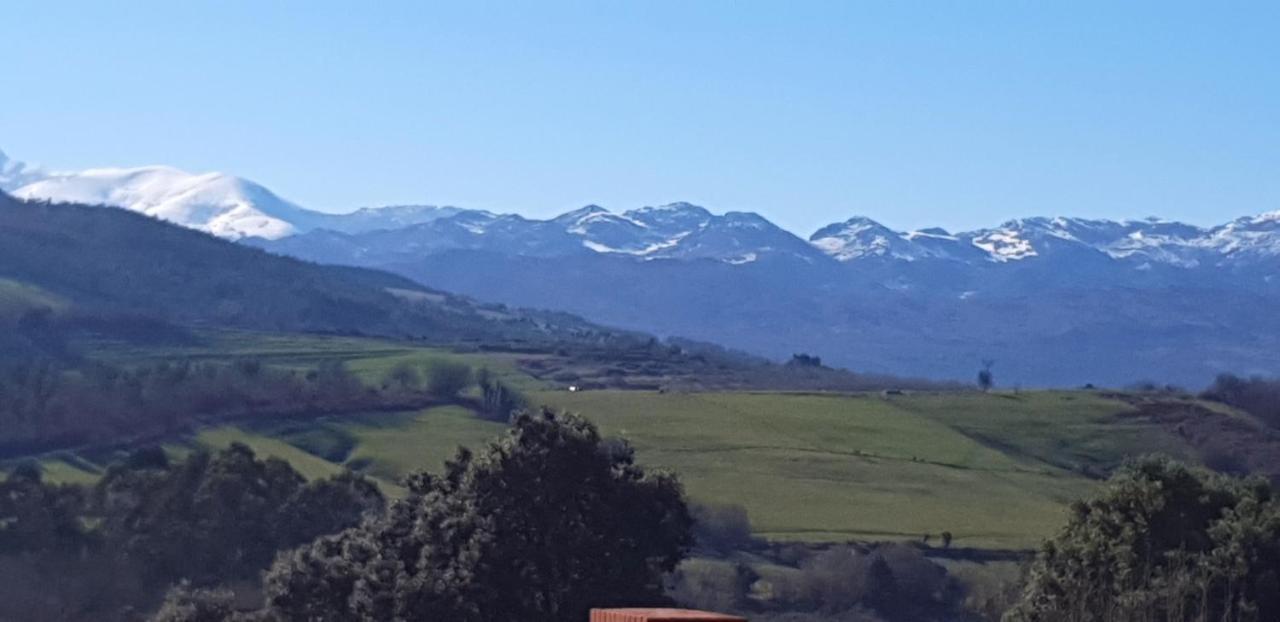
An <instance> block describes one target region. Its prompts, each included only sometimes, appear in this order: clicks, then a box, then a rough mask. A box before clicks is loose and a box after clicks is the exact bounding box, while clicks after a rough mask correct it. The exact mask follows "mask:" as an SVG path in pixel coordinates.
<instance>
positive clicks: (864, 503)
mask: <svg viewBox="0 0 1280 622" xmlns="http://www.w3.org/2000/svg"><path fill="white" fill-rule="evenodd" d="M534 397H535V399H536V401H538V402H539V403H545V404H548V405H552V406H554V407H556V408H561V409H566V410H570V411H574V412H579V413H582V414H585V415H587V416H588V417H589V418H591V419H592V420H593V421H595V422H596V423H597V424H598V425H599V426H600V427H601V429H602V431H603V432H604V433H605V434H606V435H609V436H617V437H622V438H625V439H627V440H629V441H630V442H631V443H632V444H633V445H634V446H635V447H636V448H637V451H638V455H639V459H640V461H641V462H642V463H643V464H645V465H648V466H652V467H661V468H667V469H670V470H672V471H674V472H676V473H678V474H679V475H680V477H681V478H682V480H683V481H684V482H685V485H686V487H687V490H688V492H689V494H690V495H691V497H692V498H693V499H695V500H698V501H703V502H712V503H732V504H739V505H742V506H744V507H746V508H747V510H748V512H749V515H750V517H751V520H752V523H753V526H754V528H755V530H756V531H757V532H758V533H759V534H760V535H762V536H766V537H769V538H773V539H784V540H806V541H843V540H849V539H916V538H920V537H921V536H922V535H923V534H926V533H929V534H934V535H935V537H936V535H937V534H939V533H940V532H942V531H944V530H945V531H950V532H952V533H953V534H954V536H955V542H956V545H957V546H973V547H984V548H1001V549H1023V548H1029V547H1032V546H1034V545H1035V544H1036V543H1037V542H1038V541H1039V540H1040V539H1042V538H1043V537H1045V536H1047V535H1049V534H1051V533H1052V532H1053V531H1054V530H1055V529H1056V528H1057V527H1058V526H1059V525H1061V524H1062V521H1063V519H1064V514H1063V511H1064V508H1065V506H1066V504H1067V503H1068V502H1069V501H1070V500H1072V499H1075V498H1078V497H1080V496H1082V495H1085V494H1087V493H1089V492H1090V491H1091V490H1093V489H1094V487H1095V486H1096V485H1097V482H1096V480H1094V479H1090V478H1088V477H1086V476H1085V475H1083V474H1082V472H1081V470H1080V466H1081V465H1114V464H1115V463H1116V462H1117V461H1119V460H1121V459H1122V458H1123V457H1124V456H1125V455H1130V454H1136V453H1143V452H1145V451H1150V450H1155V449H1164V450H1166V451H1169V452H1172V453H1175V454H1178V453H1179V452H1180V451H1182V450H1181V448H1180V446H1179V445H1178V444H1177V443H1176V442H1175V440H1174V439H1173V438H1171V437H1167V436H1166V435H1165V434H1164V433H1163V432H1161V431H1159V430H1158V429H1156V428H1153V427H1151V428H1147V427H1142V426H1138V425H1131V424H1122V423H1118V422H1116V421H1114V420H1112V415H1113V414H1115V413H1117V412H1121V411H1123V410H1124V409H1126V408H1127V406H1125V405H1124V404H1123V403H1121V402H1118V401H1114V400H1110V399H1106V398H1103V397H1099V396H1096V395H1092V394H1087V393H1058V392H1044V393H1025V394H1022V395H1017V396H1013V395H1003V394H1000V395H979V394H952V395H919V396H901V397H893V398H890V399H884V398H881V397H879V396H874V395H854V396H835V395H792V394H757V393H708V394H660V393H643V392H610V391H600V392H585V393H567V392H555V393H540V394H535V396H534ZM502 430H503V426H502V425H500V424H496V423H492V422H487V421H483V420H480V419H478V418H476V417H475V416H474V415H473V414H472V413H470V412H468V411H466V410H464V409H462V408H459V407H439V408H433V409H429V410H426V411H422V412H406V413H390V414H366V415H357V416H342V417H325V418H321V419H317V420H311V421H291V422H272V423H269V424H258V425H255V426H253V427H248V426H230V425H229V426H220V427H214V428H209V429H205V430H202V431H201V432H199V433H198V434H195V435H194V436H192V437H190V438H187V439H182V440H181V441H179V442H175V443H174V444H173V445H171V447H172V448H173V449H174V450H175V451H183V450H185V449H186V448H189V447H192V446H197V445H198V446H205V447H224V446H226V445H228V444H230V443H231V442H236V441H238V442H243V443H246V444H248V445H249V446H250V447H252V448H253V449H254V450H255V451H256V452H258V453H259V454H261V455H267V456H276V457H279V458H282V459H285V460H288V461H289V462H291V463H293V464H294V465H295V466H296V467H297V468H298V469H299V470H300V471H301V472H302V473H304V474H305V475H307V476H309V477H319V476H325V475H329V474H333V473H337V472H339V471H340V470H341V469H342V468H344V465H345V466H347V467H354V468H358V469H359V470H362V471H364V472H366V473H368V474H369V475H371V476H373V477H375V478H377V480H378V481H379V482H380V484H381V485H382V486H383V488H384V490H385V491H386V492H387V493H388V494H391V495H393V496H396V495H399V494H401V493H402V491H401V490H400V489H399V487H398V486H396V485H395V482H396V481H398V480H399V478H400V477H402V476H403V475H405V474H408V473H410V472H412V471H414V470H417V469H423V468H425V469H430V470H436V469H438V468H440V465H441V464H442V463H443V461H444V460H445V459H446V458H448V457H449V456H451V455H452V454H453V452H454V451H455V450H456V448H457V447H458V446H460V445H465V446H472V447H474V446H477V445H479V444H481V443H483V442H485V441H486V440H487V439H489V438H492V437H494V436H495V435H497V434H500V433H501V432H502ZM47 464H49V463H47ZM78 464H79V463H77V462H76V461H67V460H63V459H57V460H56V461H54V464H52V465H51V468H50V469H49V472H48V474H49V476H50V477H52V478H55V479H61V480H66V481H76V480H80V481H83V480H85V479H87V478H91V477H92V473H89V472H85V471H83V470H82V469H80V468H77V465H78Z"/></svg>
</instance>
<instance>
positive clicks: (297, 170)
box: [0, 0, 1280, 235]
mask: <svg viewBox="0 0 1280 622" xmlns="http://www.w3.org/2000/svg"><path fill="white" fill-rule="evenodd" d="M116 4H120V5H126V6H112V5H116ZM1277 32H1280V3H1275V2H1268V3H1256V4H1248V3H1238V2H1223V3H1208V2H1203V3H1187V4H1180V3H1170V2H1151V3H1140V2H1058V3H1047V2H1029V1H1028V2H928V3H924V2H894V3H889V2H852V1H850V2H830V3H826V2H770V3H757V2H746V1H739V2H664V1H657V0H646V1H643V2H615V1H606V0H600V1H596V2H581V3H558V2H557V3H552V2H502V3H489V2H465V3H463V2H458V3H451V4H428V3H425V2H405V3H393V2H373V3H357V2H343V3H336V2H335V3H325V2H306V3H302V2H297V3H287V2H217V3H200V2H186V1H183V2H178V1H173V2H165V3H155V2H141V1H139V2H128V3H102V2H84V3H78V2H50V1H44V2H29V1H26V0H16V1H12V0H11V1H10V2H6V3H5V9H4V18H3V19H2V20H0V42H3V43H0V45H3V49H4V52H5V62H4V71H3V74H2V75H3V76H4V78H3V84H4V86H5V89H4V91H5V92H4V95H3V97H2V98H0V149H3V150H5V151H6V152H7V153H8V154H9V155H10V156H11V157H13V158H15V159H20V160H26V161H28V162H35V163H39V164H42V165H45V166H47V167H50V168H55V169H74V168H82V167H89V166H103V165H121V166H125V165H142V164H155V163H165V164H172V165H175V166H179V167H182V168H185V169H188V170H192V171H208V170H220V171H225V172H229V173H234V174H237V175H241V176H245V177H248V178H251V179H254V180H256V181H259V182H261V183H263V184H265V185H267V186H268V187H270V188H272V189H273V190H275V191H277V192H278V193H279V194H281V195H283V196H285V197H286V198H289V199H292V200H294V201H296V202H298V203H300V204H302V205H304V206H307V207H312V208H316V209H324V210H330V211H340V210H346V209H351V208H354V207H357V206H363V205H380V204H390V203H434V204H455V205H460V206H465V207H476V208H486V209H492V210H499V211H518V212H521V213H525V214H529V215H534V216H545V215H550V214H554V213H558V212H561V211H564V210H568V209H572V208H575V207H579V206H581V205H584V204H587V203H599V204H602V205H605V206H607V207H610V208H613V209H626V208H631V207H637V206H640V205H646V204H657V203H665V202H670V201H675V200H688V201H692V202H696V203H699V204H702V205H705V206H707V207H710V208H712V209H713V210H716V211H725V210H731V209H732V210H751V211H758V212H760V213H762V214H764V215H766V216H767V217H769V218H770V219H772V220H774V221H775V222H778V223H779V224H781V225H783V226H785V227H788V228H790V229H792V230H794V231H796V232H797V233H800V234H802V235H807V234H808V233H810V232H812V231H813V229H815V228H816V227H818V226H819V225H822V224H826V223H828V222H832V221H836V220H843V219H845V218H847V217H849V216H852V215H855V214H862V215H867V216H870V217H872V218H876V219H878V220H880V221H882V222H884V223H886V224H888V225H890V226H894V227H899V228H911V227H920V226H927V225H935V224H941V225H943V226H946V227H950V228H972V227H977V226H985V225H991V224H995V223H997V222H999V221H1002V220H1005V219H1008V218H1012V217H1017V216H1028V215H1039V214H1045V215H1059V214H1065V215H1078V216H1098V217H1117V218H1119V217H1143V216H1147V215H1160V216H1164V217H1168V218H1177V219H1183V220H1188V221H1192V222H1196V223H1202V224H1203V223H1214V222H1221V221H1224V220H1227V219H1228V218H1232V217H1235V216H1240V215H1245V214H1251V213H1259V212H1264V211H1273V210H1277V209H1280V37H1277V36H1276V33H1277Z"/></svg>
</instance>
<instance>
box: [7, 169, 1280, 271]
mask: <svg viewBox="0 0 1280 622" xmlns="http://www.w3.org/2000/svg"><path fill="white" fill-rule="evenodd" d="M0 190H4V191H6V192H9V193H10V194H13V195H14V196H17V197H20V198H30V199H44V200H51V201H68V202H79V203H91V204H105V205H115V206H119V207H125V208H128V209H131V210H135V211H139V212H142V213H145V214H150V215H152V216H155V217H157V218H162V219H165V220H169V221H172V222H175V223H178V224H181V225H184V226H187V227H192V228H195V229H200V230H202V231H207V232H209V233H212V234H214V235H218V236H222V237H227V238H232V239H241V238H246V239H254V238H257V239H262V240H284V239H286V238H291V237H293V236H309V237H304V238H301V239H290V240H288V241H282V242H281V244H280V247H281V248H287V249H288V250H289V252H294V253H297V254H303V255H314V256H315V257H314V258H317V259H322V260H324V259H330V260H332V259H335V258H337V257H344V258H346V259H348V260H349V259H351V258H353V257H364V258H368V257H371V256H396V257H399V258H404V257H405V256H406V255H412V254H423V253H432V252H443V251H446V250H450V249H465V250H489V251H495V252H505V253H510V254H522V255H536V256H554V255H561V254H577V253H581V252H584V251H586V252H595V253H601V254H605V255H615V256H621V257H634V258H637V259H642V260H652V259H710V260H717V261H722V262H726V263H730V264H745V263H751V262H754V261H758V260H760V259H763V258H788V259H799V260H802V261H804V262H807V263H822V262H824V261H835V262H839V263H843V264H857V263H860V262H866V261H876V262H878V263H883V262H890V263H893V262H925V263H932V262H937V261H950V262H960V263H963V264H974V263H979V264H1014V263H1018V262H1022V261H1026V260H1032V259H1046V258H1050V257H1057V258H1067V257H1078V258H1079V257H1088V256H1092V255H1095V254H1101V255H1103V256H1105V257H1108V258H1111V259H1113V260H1115V261H1116V262H1117V268H1118V269H1130V268H1141V269H1149V268H1151V267H1154V266H1167V267H1176V268H1188V269H1189V268H1196V267H1200V266H1221V267H1239V266H1242V265H1243V266H1246V267H1248V266H1251V265H1253V264H1256V263H1257V262H1265V261H1269V260H1272V259H1274V258H1277V257H1280V212H1272V213H1270V214H1263V215H1260V216H1254V217H1246V218H1241V219H1238V220H1235V221H1233V222H1229V223H1226V224H1223V225H1220V226H1217V227H1213V228H1208V229H1205V228H1201V227H1196V226H1193V225H1187V224H1183V223H1178V222H1169V221H1164V220H1159V219H1154V218H1152V219H1147V220H1136V221H1112V220H1089V219H1082V218H1064V217H1058V218H1046V217H1035V218H1022V219H1017V220H1012V221H1009V222H1006V223H1004V224H1002V225H1000V226H998V227H993V228H990V229H980V230H976V231H967V232H960V233H950V232H947V231H945V230H942V229H936V228H930V229H921V230H917V231H894V230H892V229H890V228H888V227H886V226H884V225H882V224H880V223H878V222H876V221H874V220H871V219H870V218H866V217H861V216H859V217H854V218H850V219H849V220H846V221H844V222H840V223H834V224H831V225H828V226H825V227H822V228H820V229H819V230H818V231H817V232H815V233H814V234H813V235H811V236H810V237H809V239H808V241H805V240H802V239H800V238H799V237H797V236H795V235H793V234H791V233H790V232H787V231H785V230H783V229H781V228H779V227H777V226H776V225H774V224H773V223H771V222H769V221H768V220H767V219H765V218H763V217H761V216H759V215H758V214H754V213H749V212H727V213H724V214H714V213H712V212H711V211H709V210H707V209H705V208H703V207H699V206H696V205H691V204H689V203H670V204H666V205H660V206H656V207H641V208H638V209H632V210H628V211H624V212H621V213H614V212H611V211H609V210H607V209H605V208H603V207H600V206H597V205H589V206H587V207H583V208H581V209H577V210H574V211H571V212H567V213H565V214H562V215H560V216H558V217H556V218H552V219H547V220H538V219H532V218H525V217H523V216H519V215H515V214H493V213H489V212H483V211H477V210H466V209H461V208H457V207H436V206H430V205H401V206H391V207H379V208H370V207H365V208H361V209H358V210H355V211H353V212H350V213H346V214H330V213H324V212H319V211H315V210H310V209H306V208H304V207H302V206H299V205H297V204H295V203H292V202H290V201H288V200H285V199H283V198H281V197H279V196H278V195H276V194H275V193H273V192H272V191H270V190H268V189H267V188H265V187H263V186H262V185H260V184H257V183H254V182H252V181H249V180H246V179H242V178H239V177H234V176H231V175H226V174H223V173H202V174H193V173H188V172H185V171H181V170H178V169H175V168H172V167H167V166H147V167H139V168H100V169H90V170H85V171H79V172H50V171H46V170H43V169H40V168H36V167H31V166H27V165H25V164H23V163H21V162H17V161H14V160H10V159H8V158H7V157H6V156H5V155H4V154H3V153H2V152H0ZM344 236H347V237H344ZM265 245H267V246H268V247H270V244H265ZM311 246H314V247H315V250H314V251H308V247H311Z"/></svg>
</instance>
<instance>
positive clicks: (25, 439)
mask: <svg viewBox="0 0 1280 622" xmlns="http://www.w3.org/2000/svg"><path fill="white" fill-rule="evenodd" d="M404 399H405V396H401V395H384V394H380V393H378V392H374V391H372V390H369V389H367V388H365V387H364V385H363V384H362V383H361V382H360V381H359V380H358V379H357V378H356V377H355V376H354V375H352V374H351V373H350V372H349V371H347V369H346V368H345V367H344V366H343V365H342V364H341V363H339V362H325V363H322V364H320V365H319V366H318V367H317V368H315V369H313V370H310V371H307V372H305V373H300V372H298V371H295V370H285V369H279V368H274V367H269V366H266V365H263V364H261V363H260V362H258V361H255V360H251V359H245V360H239V361H235V362H232V363H230V364H222V363H191V362H185V361H183V362H177V363H169V362H163V363H158V364H153V365H141V366H137V367H132V368H124V367H115V366H111V365H106V364H101V363H92V364H85V365H82V366H79V367H75V368H70V369H68V368H64V367H62V366H59V365H57V364H55V363H51V362H44V363H27V364H22V365H14V366H10V367H8V368H0V456H3V455H9V456H13V455H25V454H30V453H34V452H36V451H41V450H48V449H54V448H59V447H68V446H75V445H82V444H90V443H104V442H118V441H123V440H129V439H139V438H147V437H150V436H154V435H159V434H165V433H172V432H175V431H180V430H183V429H186V428H188V427H190V426H191V425H192V424H194V423H196V422H200V421H207V420H212V419H226V418H234V417H249V416H258V417H260V416H285V415H297V414H311V413H323V412H332V411H340V410H349V409H352V408H375V407H382V406H384V405H386V404H389V403H395V402H396V401H397V400H399V401H404ZM417 399H418V400H421V399H424V396H421V395H419V396H418V397H417Z"/></svg>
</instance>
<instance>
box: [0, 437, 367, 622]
mask: <svg viewBox="0 0 1280 622" xmlns="http://www.w3.org/2000/svg"><path fill="white" fill-rule="evenodd" d="M382 505H383V500H382V496H381V494H380V493H379V492H378V490H377V488H375V487H374V486H373V485H372V484H371V483H370V482H368V481H367V480H364V479H363V478H361V477H359V476H356V475H351V474H345V475H341V476H338V477H335V478H331V479H327V480H317V481H314V482H310V483H307V482H305V481H304V480H303V479H302V477H301V476H300V475H299V474H298V473H297V472H296V471H294V470H293V469H292V468H291V467H290V466H289V465H288V464H286V463H284V462H281V461H279V460H274V459H268V460H265V461H263V460H258V459H257V458H255V457H254V455H253V453H252V452H251V451H250V450H249V449H248V448H246V447H244V446H240V445H233V446H232V447H230V448H229V449H226V450H223V451H219V452H216V453H212V454H209V453H204V452H197V453H195V454H192V455H191V456H190V457H188V458H187V459H185V460H182V461H179V462H174V463H170V462H169V461H168V460H167V459H166V458H164V454H163V453H162V452H157V451H155V450H144V451H139V452H137V453H135V454H134V455H132V456H130V458H129V459H127V460H125V461H123V462H121V463H118V464H116V465H114V466H112V467H110V468H109V470H108V472H107V474H106V475H105V476H104V477H103V479H102V480H101V481H100V482H99V483H98V484H97V485H96V486H94V487H93V488H92V489H87V490H86V489H84V488H81V487H78V486H58V485H51V484H48V483H45V482H43V481H41V479H40V476H39V472H38V471H36V470H33V469H29V468H20V469H17V470H15V471H14V472H13V473H11V474H10V476H9V477H8V478H7V479H6V480H5V481H3V482H0V579H3V580H2V581H0V619H5V620H9V619H21V620H30V621H44V620H49V621H53V620H72V621H85V622H88V621H115V620H121V621H125V620H137V619H140V618H142V617H143V615H144V612H146V611H149V610H153V609H154V608H155V606H156V605H157V603H158V602H159V600H160V598H161V596H162V595H163V594H164V592H165V590H166V589H167V588H168V587H169V586H171V585H173V584H175V583H179V584H181V589H179V590H178V591H177V592H176V593H175V594H176V595H175V596H174V597H173V598H171V599H170V602H169V604H167V605H166V606H165V609H164V611H162V613H161V617H160V619H163V620H214V619H221V618H218V617H212V616H213V615H214V613H216V612H218V611H222V612H225V610H226V607H225V605H226V598H224V597H223V595H222V593H220V592H219V593H215V592H208V591H206V590H203V589H201V588H203V587H207V586H211V585H214V584H219V583H224V582H228V583H230V582H236V581H245V580H252V579H256V577H257V576H258V573H259V572H261V571H262V570H263V569H265V568H266V567H267V566H268V565H269V564H270V563H271V560H272V559H273V558H274V557H275V555H276V554H277V552H278V551H280V550H282V549H287V548H290V547H294V546H297V545H299V544H301V543H304V542H309V541H311V540H312V539H313V538H315V537H317V536H321V535H324V534H331V533H335V532H339V531H341V530H343V529H346V528H348V527H351V526H354V525H356V524H358V523H359V522H360V521H361V520H362V518H363V517H364V516H366V515H368V514H370V513H374V512H377V511H379V510H380V508H381V507H382ZM215 597H216V598H215ZM182 616H186V617H182ZM192 616H195V617H192ZM202 616H203V617H202Z"/></svg>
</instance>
